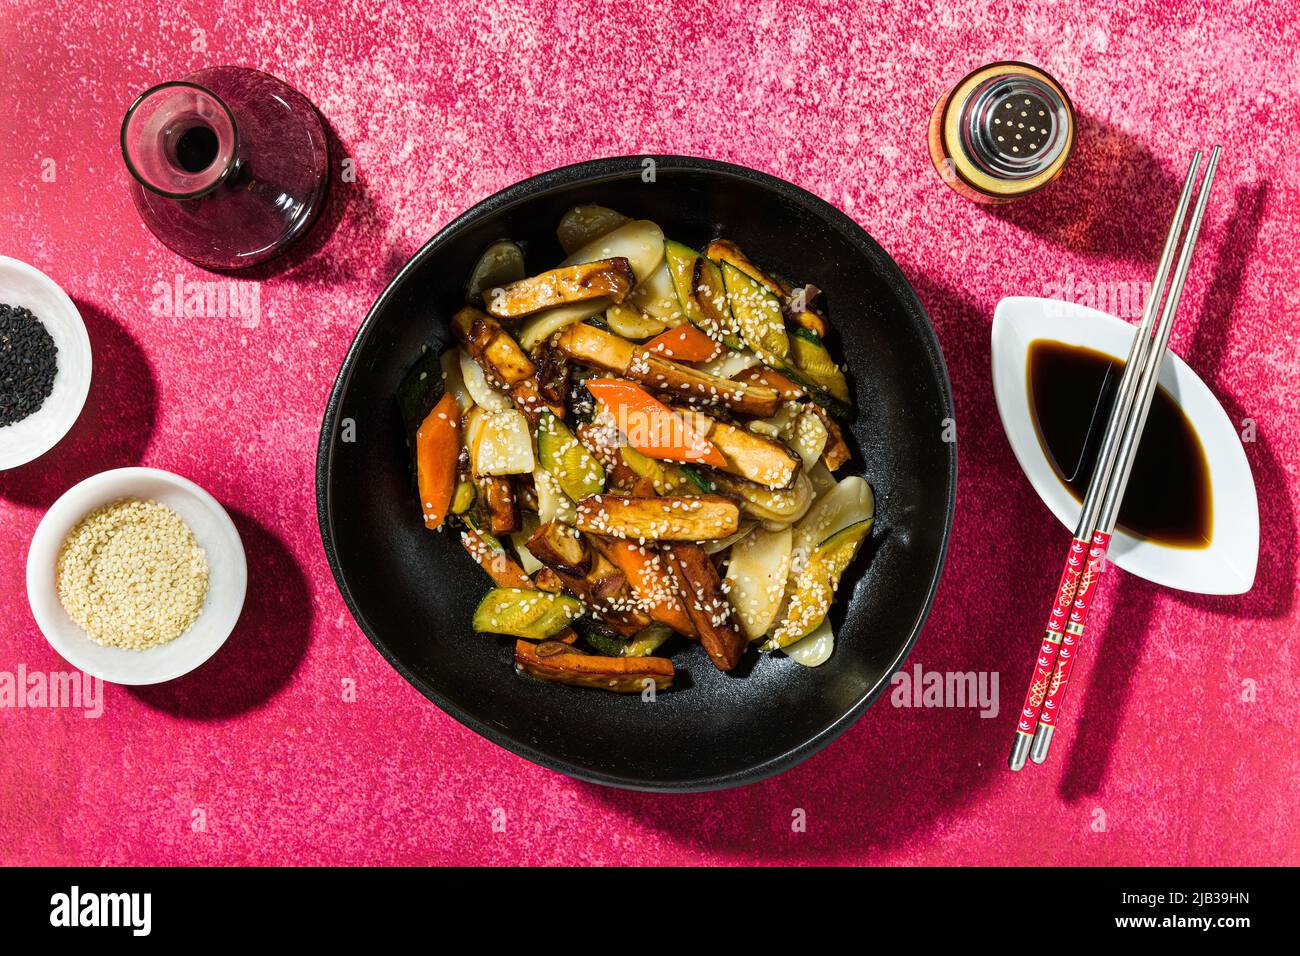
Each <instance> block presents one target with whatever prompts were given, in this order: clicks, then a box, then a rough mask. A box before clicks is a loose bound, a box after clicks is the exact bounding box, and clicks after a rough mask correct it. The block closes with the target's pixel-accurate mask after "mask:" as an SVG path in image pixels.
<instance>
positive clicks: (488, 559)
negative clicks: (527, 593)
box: [460, 527, 538, 589]
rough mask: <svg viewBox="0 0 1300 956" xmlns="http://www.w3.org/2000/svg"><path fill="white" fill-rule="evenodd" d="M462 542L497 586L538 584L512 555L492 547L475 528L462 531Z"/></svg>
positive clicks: (534, 585) (514, 586) (513, 586)
mask: <svg viewBox="0 0 1300 956" xmlns="http://www.w3.org/2000/svg"><path fill="white" fill-rule="evenodd" d="M460 543H461V544H462V545H463V546H464V548H465V550H466V551H467V552H468V553H469V556H470V557H471V558H473V559H474V561H475V563H477V564H478V566H479V567H480V568H482V569H483V570H484V571H486V572H487V575H488V577H490V578H491V579H492V582H493V583H494V584H496V586H497V587H501V588H524V589H532V588H535V587H537V586H538V585H536V584H534V583H533V580H532V578H530V577H529V576H528V575H527V574H525V573H524V569H523V568H521V567H520V566H519V565H518V564H517V563H516V562H515V560H514V559H513V558H511V557H510V555H508V554H506V553H505V552H504V551H502V550H501V549H500V548H494V547H492V545H490V544H488V543H487V542H486V541H484V540H483V536H482V535H480V534H479V533H478V532H477V531H475V530H474V529H473V528H470V527H466V528H465V529H464V530H463V531H461V533H460Z"/></svg>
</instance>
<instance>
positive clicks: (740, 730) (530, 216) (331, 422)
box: [316, 156, 957, 790]
mask: <svg viewBox="0 0 1300 956" xmlns="http://www.w3.org/2000/svg"><path fill="white" fill-rule="evenodd" d="M652 158H653V160H654V165H653V173H654V175H653V181H652V182H646V181H645V180H646V179H647V178H650V177H648V175H647V174H646V173H647V169H648V165H647V157H621V158H615V159H602V160H596V161H593V162H588V163H580V164H578V165H575V166H566V167H564V168H563V169H557V170H554V171H552V172H549V173H544V174H542V175H540V176H535V177H533V178H532V179H528V180H525V181H524V182H521V183H519V184H517V185H515V186H511V187H510V188H509V189H506V190H504V191H503V192H500V193H497V194H496V195H495V196H492V197H490V198H488V199H485V200H484V201H483V202H481V203H479V204H478V205H476V206H475V207H474V208H473V209H471V210H470V211H469V212H467V213H465V214H464V215H462V216H460V217H459V218H458V219H456V220H455V221H454V222H452V223H451V224H450V225H449V226H447V227H446V228H445V229H443V230H442V231H441V232H439V233H438V234H437V235H436V236H434V237H433V239H431V240H430V241H429V242H428V243H427V244H426V245H425V246H424V248H422V249H421V250H420V251H419V252H417V253H416V254H415V256H414V257H413V258H412V259H411V261H410V262H408V263H407V264H406V265H405V266H404V267H403V268H402V270H401V271H400V272H399V273H398V274H397V277H396V278H395V279H393V281H392V283H391V284H390V285H389V286H388V288H387V289H385V290H384V293H383V295H381V296H380V297H379V300H378V301H377V302H376V303H375V305H374V307H373V308H372V309H371V310H370V314H369V315H368V316H366V320H365V322H364V323H363V324H362V326H361V330H360V331H359V332H358V333H357V337H356V340H355V341H354V342H353V343H352V347H351V348H350V349H349V350H348V354H347V358H346V359H345V360H344V362H343V368H342V369H341V370H340V371H339V375H338V379H337V381H336V382H335V384H334V390H333V392H332V393H331V395H330V400H329V407H328V408H327V409H326V412H325V421H324V424H323V426H322V428H321V438H320V448H319V454H318V459H317V469H316V495H317V508H318V512H319V517H320V527H321V536H322V538H323V539H324V543H325V553H326V555H327V556H328V558H329V562H330V567H331V568H332V569H333V571H334V578H335V580H336V581H337V582H338V586H339V590H340V591H341V592H342V594H343V599H344V600H345V601H346V602H347V605H348V607H349V608H350V609H351V611H352V614H353V616H354V617H355V618H356V620H357V623H358V624H359V625H360V626H361V629H362V630H363V631H365V633H366V636H368V637H369V638H370V640H371V642H372V643H373V644H374V645H375V647H377V648H378V649H379V652H380V653H381V654H383V655H384V657H385V658H387V659H388V661H389V663H391V664H392V665H393V666H394V667H395V668H396V669H397V671H398V673H400V674H401V675H402V676H403V677H405V678H406V679H407V680H408V681H410V682H411V684H412V685H414V686H415V688H416V689H417V690H419V691H420V693H422V694H424V695H425V696H426V697H428V698H429V699H430V700H431V701H433V702H434V703H435V704H437V705H438V706H439V707H441V708H442V709H443V710H445V711H446V712H447V713H448V714H450V715H451V716H453V717H455V718H456V719H457V720H459V721H460V722H461V723H463V724H465V725H466V726H468V727H470V728H472V729H473V730H475V731H477V732H478V733H480V734H482V735H483V736H485V737H487V738H488V739H489V740H492V741H494V742H496V743H498V744H500V745H501V746H503V747H506V748H508V749H509V750H512V751H514V752H515V753H517V754H519V755H520V756H522V757H526V758H527V759H529V760H532V761H534V762H536V763H539V764H542V765H543V766H546V767H550V768H552V769H555V770H559V771H561V772H563V773H566V774H570V775H572V776H574V777H580V778H582V779H585V780H591V781H595V782H597V783H603V784H610V785H614V786H620V787H629V788H636V789H644V790H707V789H716V788H723V787H732V786H737V785H740V784H744V783H751V782H753V781H756V780H761V779H763V778H764V777H767V776H770V775H772V774H775V773H779V772H780V771H782V770H785V769H787V768H789V767H791V766H793V765H794V764H796V763H798V762H799V761H801V760H803V759H805V758H807V757H809V756H811V755H812V754H813V753H815V752H816V751H817V750H819V749H820V748H822V747H824V746H826V744H828V743H830V742H831V741H832V740H834V739H835V737H836V736H838V735H839V734H841V733H842V732H844V731H845V730H846V729H848V727H850V726H851V725H852V724H853V722H854V721H855V720H856V719H857V718H858V717H859V716H860V715H861V714H862V712H863V711H865V710H866V709H867V707H868V706H869V705H870V704H871V702H872V701H873V700H874V699H875V698H876V697H877V696H878V695H879V694H880V693H881V692H882V691H883V690H884V689H885V687H886V686H887V685H888V683H889V679H890V677H891V675H893V674H894V673H895V671H897V670H898V669H899V668H900V667H901V666H902V665H903V662H904V660H905V659H906V657H907V654H908V652H909V651H910V650H911V648H912V645H913V644H914V643H915V642H916V638H917V634H918V633H919V632H920V629H921V625H922V623H923V622H924V621H925V617H926V614H927V613H928V612H929V609H930V603H931V601H932V600H933V597H934V593H935V589H936V587H937V586H938V581H939V574H940V571H941V569H942V567H943V561H944V555H945V552H946V550H947V546H948V537H949V532H950V529H951V526H952V518H953V510H954V506H955V500H956V483H957V451H956V446H955V444H953V443H952V442H951V441H945V440H944V431H945V428H944V424H943V420H944V419H950V418H952V417H953V405H952V394H951V390H950V388H949V384H948V375H947V371H946V369H945V367H944V361H943V356H942V354H941V353H940V350H939V343H938V341H937V339H936V338H935V334H934V330H933V329H932V328H931V326H930V322H929V319H928V318H927V316H926V314H925V310H924V309H923V308H922V306H921V303H920V302H919V301H918V300H917V297H916V293H915V292H914V291H913V290H912V287H911V286H910V285H909V284H908V282H907V280H906V279H905V278H904V277H903V274H902V273H901V272H900V271H899V269H898V267H897V266H896V265H895V264H894V261H893V260H892V259H890V257H889V256H888V255H887V254H886V253H885V252H884V250H882V249H881V248H880V246H878V245H877V244H876V243H875V241H874V240H872V238H871V237H870V236H869V235H867V234H866V233H865V232H864V231H863V230H862V229H861V228H860V227H859V226H858V225H857V224H856V223H854V222H853V221H852V220H851V219H849V218H848V217H847V216H845V215H844V214H843V213H841V212H840V211H839V210H837V209H835V208H833V207H832V206H830V205H828V204H827V203H825V202H823V201H822V200H820V199H818V198H816V197H815V196H813V195H811V194H810V193H807V192H805V191H804V190H802V189H799V188H797V187H795V186H792V185H791V184H789V183H787V182H784V181H782V180H780V179H776V178H774V177H772V176H768V175H765V174H763V173H758V172H755V171H753V170H750V169H745V168H743V167H739V166H732V165H728V164H725V163H718V162H712V161H710V160H703V159H689V158H683V157H677V156H656V157H652ZM583 202H596V203H601V204H603V205H607V206H610V207H612V208H614V209H618V210H620V211H622V212H624V213H626V214H628V215H630V216H634V217H644V218H648V219H653V220H654V221H656V222H657V223H659V224H660V225H661V226H662V227H663V229H664V232H665V233H666V234H667V235H668V236H670V237H672V238H675V239H679V240H681V241H683V242H686V243H688V244H691V245H693V246H695V247H696V248H700V247H702V246H703V245H704V244H705V243H706V242H707V241H708V240H710V239H711V238H714V237H716V236H719V235H725V236H726V237H728V238H730V239H733V240H735V241H736V242H738V243H739V244H740V246H741V247H742V248H743V249H744V250H745V251H746V252H747V253H748V254H749V255H750V256H751V257H753V258H754V259H755V260H756V261H757V262H759V263H762V264H767V265H768V266H769V268H773V269H775V270H777V271H779V272H781V273H783V274H785V275H788V276H790V277H791V278H794V279H797V280H799V281H802V282H811V283H813V284H815V285H816V286H817V287H818V288H820V289H822V290H824V293H825V299H824V303H825V305H826V307H827V310H828V315H829V317H830V320H831V324H832V326H833V327H834V332H833V334H832V340H831V349H832V352H833V353H835V354H837V355H840V356H843V359H844V361H846V362H847V364H848V367H849V369H850V384H851V387H852V389H853V391H854V398H855V401H856V404H857V407H858V409H859V411H858V415H857V419H856V421H854V422H853V424H852V433H853V439H851V440H850V441H851V443H853V444H855V445H856V449H855V451H856V452H857V455H856V456H855V459H854V461H853V462H852V463H851V464H849V465H846V466H845V467H844V469H842V470H841V471H840V472H839V475H840V476H841V477H842V476H843V475H846V474H849V473H852V472H855V471H856V472H858V473H861V474H863V475H865V477H866V478H867V480H868V481H870V482H871V484H872V486H873V488H874V489H875V492H876V500H877V517H876V530H875V532H874V535H873V538H872V541H871V542H870V544H869V546H868V547H867V548H865V549H864V554H862V555H860V556H859V558H858V560H856V561H855V562H854V565H853V567H851V568H850V569H849V572H848V573H847V574H846V575H845V579H844V583H843V584H841V587H840V597H839V600H837V602H836V606H835V609H834V611H833V614H832V621H833V623H834V624H835V630H836V634H837V645H838V646H837V647H836V650H835V653H834V656H832V657H831V659H830V660H829V661H828V662H827V663H825V664H823V665H822V666H821V667H818V668H815V669H808V668H803V667H800V666H799V665H797V664H795V663H794V662H793V661H791V660H788V659H786V658H784V657H781V656H779V655H778V656H767V657H763V658H762V659H761V660H754V658H755V657H757V655H756V654H754V653H752V652H751V654H750V655H749V659H748V660H747V663H746V664H743V665H742V667H741V668H740V669H739V671H738V672H736V673H733V674H723V673H721V672H719V671H718V670H716V669H715V668H714V667H713V665H712V664H711V663H710V662H709V660H708V658H707V657H706V656H705V655H704V653H703V651H702V650H701V649H700V648H698V647H695V646H687V647H686V648H684V649H683V650H681V651H679V652H678V653H677V654H676V655H675V661H676V663H677V664H678V670H679V675H678V680H677V683H676V684H675V686H674V688H673V689H672V690H670V691H667V692H664V693H661V694H659V695H658V698H657V700H655V701H653V702H647V701H643V700H642V699H641V696H640V695H635V694H634V695H621V694H612V693H605V692H602V691H597V690H588V689H585V688H576V687H566V686H561V685H556V684H546V683H541V682H538V681H534V680H531V679H526V678H522V677H519V676H517V675H516V674H515V672H514V669H513V667H512V655H513V641H512V640H506V639H504V638H495V637H490V636H486V635H480V634H475V633H473V631H471V630H470V625H469V622H470V617H471V614H472V612H473V610H474V607H475V605H476V604H477V602H478V601H479V599H480V598H481V597H482V595H483V594H484V593H485V592H486V591H487V589H488V588H489V586H490V585H489V582H488V580H487V578H486V577H485V576H484V575H483V574H482V572H481V571H479V570H478V569H477V568H476V567H475V566H474V565H473V564H472V563H471V562H470V560H469V558H468V557H467V556H466V555H465V554H464V553H463V551H462V550H461V547H460V545H459V543H458V541H457V537H456V535H454V534H447V533H444V534H433V533H431V532H429V531H426V530H425V529H424V527H423V525H422V523H421V518H420V508H419V505H418V503H417V501H416V499H415V496H414V492H413V490H412V482H411V478H410V473H409V470H408V465H407V452H406V448H405V446H404V443H403V436H402V428H401V425H400V421H399V418H398V414H397V410H396V404H395V402H394V393H395V391H396V389H397V385H398V382H399V381H400V379H401V377H402V375H403V373H404V372H405V371H406V369H407V368H408V367H409V366H410V365H411V363H412V362H413V361H414V359H415V358H416V356H417V355H418V354H419V352H420V349H421V346H423V345H425V344H426V343H430V344H433V345H435V346H441V345H442V344H444V343H445V342H446V341H447V339H448V332H447V320H448V318H449V317H450V315H451V314H452V312H454V311H455V309H456V308H457V307H458V306H459V304H460V302H461V299H462V296H463V283H464V281H465V278H466V276H467V274H468V272H469V270H470V269H471V267H472V266H473V264H474V261H475V259H476V258H477V256H478V255H479V253H480V252H481V251H482V250H483V248H484V247H485V246H486V245H488V243H489V242H491V241H493V240H496V239H501V238H511V239H514V240H516V241H519V242H521V243H522V244H523V245H524V248H525V251H526V254H527V257H528V262H529V265H530V267H531V268H535V269H544V268H549V267H551V266H553V265H554V264H555V263H557V262H559V261H560V260H561V259H562V258H563V253H562V252H561V250H560V247H559V244H558V242H557V241H556V239H555V226H556V223H557V222H558V221H559V219H560V216H561V215H562V214H563V213H564V211H565V210H566V209H568V208H569V207H570V206H572V205H574V204H576V203H583ZM345 425H347V426H348V432H347V434H346V435H344V433H343V431H342V429H343V428H344V426H345ZM344 437H350V438H352V441H345V440H343V438H344ZM864 772H869V770H868V768H864Z"/></svg>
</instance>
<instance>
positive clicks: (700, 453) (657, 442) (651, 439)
mask: <svg viewBox="0 0 1300 956" xmlns="http://www.w3.org/2000/svg"><path fill="white" fill-rule="evenodd" d="M584 384H585V385H586V386H587V390H588V391H590V392H591V394H592V395H593V396H594V397H595V399H596V401H598V402H600V403H601V404H603V405H604V406H605V407H606V408H608V409H609V410H610V412H611V413H613V415H614V421H615V424H616V425H617V426H618V429H619V431H621V432H622V433H623V434H624V435H626V436H627V441H628V444H629V445H631V446H632V447H633V448H635V449H636V450H637V451H639V452H641V453H642V454H645V455H649V456H650V457H651V458H658V459H660V460H662V461H686V462H693V463H696V464H701V463H702V464H706V465H714V466H722V465H725V464H726V463H727V459H725V458H723V457H722V452H720V451H718V449H717V448H716V447H715V446H714V444H713V442H711V441H709V440H708V439H707V438H705V437H704V436H703V435H701V434H700V433H699V432H697V431H695V429H693V428H692V427H691V426H690V425H689V424H687V422H686V420H685V419H684V418H682V417H681V416H680V415H678V414H677V413H676V412H674V411H673V410H672V409H671V408H669V407H668V406H667V405H665V404H664V403H663V402H661V401H659V400H658V399H657V398H655V397H654V396H653V395H651V394H650V393H649V392H647V391H646V390H645V389H643V388H640V387H638V386H636V385H633V384H632V383H631V382H626V381H623V380H622V379H616V378H589V379H587V381H586V382H585V383H584Z"/></svg>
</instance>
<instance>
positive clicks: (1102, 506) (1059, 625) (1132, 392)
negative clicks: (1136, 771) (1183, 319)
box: [1008, 146, 1223, 770]
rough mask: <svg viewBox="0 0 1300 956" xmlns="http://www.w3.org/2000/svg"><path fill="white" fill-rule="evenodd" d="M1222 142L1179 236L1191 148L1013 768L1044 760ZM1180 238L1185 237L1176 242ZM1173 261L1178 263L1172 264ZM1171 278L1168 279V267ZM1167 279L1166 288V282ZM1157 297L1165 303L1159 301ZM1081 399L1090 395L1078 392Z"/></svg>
mask: <svg viewBox="0 0 1300 956" xmlns="http://www.w3.org/2000/svg"><path fill="white" fill-rule="evenodd" d="M1222 151H1223V150H1222V147H1220V146H1215V147H1214V151H1213V152H1211V154H1210V161H1209V164H1208V165H1207V166H1206V168H1205V176H1204V177H1203V178H1202V180H1201V190H1200V193H1199V195H1198V196H1197V197H1196V205H1195V207H1194V208H1193V209H1192V218H1191V222H1190V224H1189V225H1188V227H1187V232H1186V235H1185V236H1184V235H1183V222H1184V220H1185V219H1186V218H1187V209H1188V206H1189V205H1191V199H1192V189H1193V187H1194V186H1195V184H1196V174H1197V172H1199V171H1200V167H1201V152H1200V150H1197V152H1196V154H1195V155H1194V156H1193V157H1192V163H1191V167H1190V168H1189V169H1188V171H1187V180H1186V182H1184V183H1183V191H1182V194H1181V195H1180V196H1179V198H1178V207H1177V208H1176V209H1175V210H1174V219H1173V222H1172V223H1171V224H1170V226H1169V235H1168V236H1167V237H1166V238H1165V245H1164V248H1163V250H1161V253H1160V262H1159V264H1158V265H1157V266H1156V274H1155V279H1154V280H1153V281H1152V283H1151V293H1150V295H1148V296H1147V302H1146V306H1145V307H1144V309H1143V311H1142V323H1141V325H1140V326H1139V327H1138V331H1137V335H1135V336H1134V338H1133V347H1132V348H1131V349H1130V350H1129V356H1128V361H1127V362H1126V363H1125V366H1124V375H1123V377H1122V378H1121V379H1120V383H1119V389H1118V391H1117V393H1116V395H1115V404H1114V407H1113V408H1112V410H1111V414H1110V419H1109V421H1107V423H1106V431H1105V434H1104V437H1103V438H1102V442H1101V450H1100V452H1099V453H1098V455H1097V465H1096V468H1095V470H1094V471H1093V473H1092V478H1091V480H1090V481H1089V483H1088V492H1087V494H1086V495H1085V496H1084V499H1083V509H1082V511H1081V512H1080V514H1079V523H1078V525H1077V527H1076V528H1075V532H1074V538H1073V540H1072V541H1071V542H1070V550H1069V553H1068V554H1067V556H1066V561H1065V569H1064V571H1063V572H1062V573H1061V582H1060V584H1059V585H1058V586H1057V589H1056V598H1055V600H1054V601H1053V602H1052V609H1051V612H1050V614H1049V616H1048V619H1047V629H1046V631H1045V633H1044V634H1043V643H1042V645H1041V646H1040V647H1039V649H1038V660H1037V662H1036V663H1035V665H1034V676H1033V679H1032V680H1031V681H1030V684H1029V692H1028V693H1027V694H1026V695H1025V703H1024V706H1023V707H1022V708H1021V709H1020V721H1019V723H1018V724H1017V725H1016V736H1015V741H1014V743H1013V744H1012V746H1011V756H1010V758H1009V759H1008V764H1009V765H1010V767H1011V769H1012V770H1019V769H1021V768H1022V767H1024V765H1025V759H1026V758H1029V759H1031V760H1033V761H1034V763H1042V762H1043V761H1044V760H1046V759H1047V751H1048V749H1049V748H1050V747H1051V745H1052V734H1053V733H1055V731H1056V723H1057V721H1058V720H1059V719H1060V716H1061V704H1062V702H1063V701H1064V699H1065V691H1066V688H1067V687H1068V686H1069V683H1070V669H1071V668H1072V667H1073V666H1074V660H1075V658H1076V657H1077V656H1078V652H1079V646H1080V644H1081V643H1082V642H1083V633H1084V628H1085V627H1086V625H1087V621H1088V611H1089V609H1090V608H1091V606H1092V600H1093V597H1094V596H1095V595H1096V592H1097V586H1098V584H1099V583H1100V578H1101V572H1102V570H1103V568H1104V567H1105V563H1106V552H1107V550H1108V549H1109V547H1110V537H1111V534H1112V533H1113V532H1114V530H1115V523H1116V521H1117V520H1118V518H1119V509H1120V505H1121V503H1122V502H1123V501H1124V490H1125V488H1126V487H1127V486H1128V479H1129V473H1130V472H1131V471H1132V469H1133V459H1134V458H1135V457H1136V456H1137V449H1138V444H1139V442H1140V441H1141V438H1142V429H1143V427H1144V426H1145V425H1146V420H1147V413H1148V412H1149V411H1150V410H1151V399H1152V397H1153V396H1154V395H1155V391H1156V382H1157V380H1158V378H1159V375H1160V366H1161V365H1162V364H1163V363H1164V358H1165V353H1166V352H1167V351H1168V350H1169V333H1170V331H1171V330H1172V329H1173V325H1174V313H1175V312H1177V310H1178V300H1179V298H1180V297H1181V296H1182V294H1183V284H1184V282H1186V280H1187V270H1188V268H1189V267H1190V266H1191V262H1192V252H1193V250H1194V249H1195V247H1196V239H1197V237H1198V235H1199V234H1200V231H1201V220H1202V219H1203V218H1204V216H1205V207H1206V204H1207V203H1208V202H1209V198H1210V188H1211V187H1212V186H1213V185H1214V172H1215V170H1216V169H1217V168H1218V165H1219V155H1220V153H1222ZM1180 238H1181V239H1182V240H1183V241H1182V244H1181V246H1180V245H1179V240H1180ZM1175 259H1176V262H1175ZM1171 266H1172V267H1173V278H1172V280H1170V278H1169V272H1170V267H1171ZM1167 282H1168V289H1167V290H1166V288H1165V286H1166V283H1167ZM1162 301H1163V305H1162ZM1079 398H1080V400H1083V401H1087V400H1089V399H1090V396H1079Z"/></svg>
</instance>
